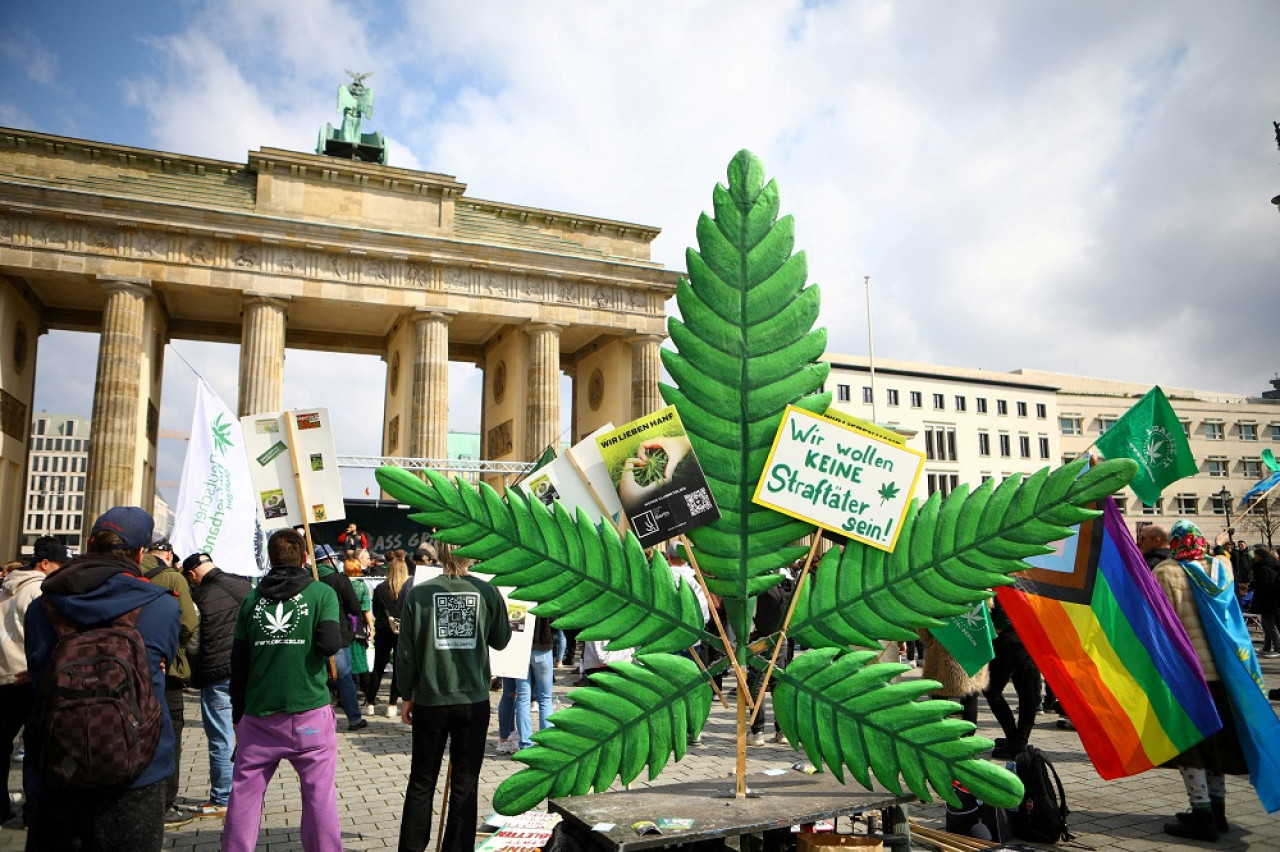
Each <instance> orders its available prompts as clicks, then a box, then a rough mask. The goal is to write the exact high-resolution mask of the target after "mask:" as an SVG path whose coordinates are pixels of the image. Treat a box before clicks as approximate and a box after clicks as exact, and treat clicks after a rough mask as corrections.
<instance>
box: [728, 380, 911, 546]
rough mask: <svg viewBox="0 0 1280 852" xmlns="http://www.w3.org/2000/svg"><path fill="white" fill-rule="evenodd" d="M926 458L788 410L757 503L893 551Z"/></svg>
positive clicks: (863, 433) (759, 486)
mask: <svg viewBox="0 0 1280 852" xmlns="http://www.w3.org/2000/svg"><path fill="white" fill-rule="evenodd" d="M923 467H924V454H923V453H921V452H919V451H917V450H912V449H908V448H907V447H903V446H899V445H897V444H895V443H893V442H890V441H886V440H884V439H882V438H880V437H877V436H876V435H874V434H873V433H871V432H869V431H867V430H862V429H858V428H856V427H854V426H851V425H848V424H845V423H841V422H838V421H836V420H832V419H830V418H827V417H822V416H820V415H817V414H813V413H812V412H809V411H805V410H804V409H801V408H797V407H795V406H794V405H792V406H787V411H786V414H785V415H784V416H783V418H782V427H781V428H780V429H779V430H778V434H777V435H776V436H775V437H774V440H773V448H772V449H771V450H770V451H769V458H768V459H767V460H766V461H765V466H764V473H763V474H762V475H761V476H760V482H759V483H758V484H757V485H756V493H755V496H754V497H753V498H752V500H753V501H754V502H756V503H758V504H760V505H761V506H768V507H769V508H771V509H774V510H776V511H779V512H782V513H783V514H784V515H790V516H791V517H793V518H800V519H801V520H805V521H809V522H810V523H814V524H817V525H818V526H820V527H822V528H823V529H828V530H831V531H832V532H836V533H839V534H840V535H842V536H845V537H847V538H851V539H854V540H856V541H860V542H863V543H864V544H869V545H871V546H872V547H875V548H878V549H880V550H887V551H892V550H893V548H894V546H895V545H896V544H897V541H898V534H899V533H900V532H901V531H902V520H903V518H904V517H905V515H906V513H907V508H908V506H909V505H910V501H911V493H912V491H914V490H915V487H916V481H917V480H918V479H919V478H920V471H921V470H922V469H923Z"/></svg>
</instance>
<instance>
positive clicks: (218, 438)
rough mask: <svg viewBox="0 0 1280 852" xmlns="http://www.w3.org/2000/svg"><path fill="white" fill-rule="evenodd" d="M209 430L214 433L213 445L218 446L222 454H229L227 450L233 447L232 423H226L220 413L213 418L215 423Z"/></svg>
mask: <svg viewBox="0 0 1280 852" xmlns="http://www.w3.org/2000/svg"><path fill="white" fill-rule="evenodd" d="M209 432H210V434H211V435H213V446H214V447H216V448H217V450H218V452H219V453H221V454H222V455H224V456H225V455H226V454H227V450H229V449H231V447H232V443H231V424H230V423H224V422H223V420H222V415H221V414H219V415H218V416H217V417H215V418H214V419H213V423H212V424H211V425H210V426H209Z"/></svg>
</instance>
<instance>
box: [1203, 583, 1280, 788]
mask: <svg viewBox="0 0 1280 852" xmlns="http://www.w3.org/2000/svg"><path fill="white" fill-rule="evenodd" d="M1182 568H1183V570H1185V571H1186V572H1187V576H1188V577H1189V578H1190V579H1191V589H1192V591H1193V592H1194V593H1195V596H1196V607H1197V609H1199V610H1200V621H1201V623H1202V624H1203V625H1204V632H1205V636H1207V637H1208V639H1209V650H1210V651H1212V652H1213V663H1214V665H1215V666H1217V667H1218V674H1219V676H1221V678H1222V685H1223V686H1225V687H1226V688H1227V694H1228V695H1229V696H1230V697H1231V715H1232V716H1234V717H1235V723H1236V734H1237V736H1238V737H1239V740H1240V750H1241V751H1242V752H1244V759H1245V762H1246V763H1248V764H1249V782H1250V783H1251V784H1253V789H1254V791H1255V792H1256V793H1257V794H1258V799H1259V800H1261V802H1262V806H1263V807H1264V808H1266V809H1267V813H1275V812H1276V811H1280V719H1277V718H1276V714H1275V711H1274V710H1273V709H1271V702H1270V701H1268V700H1267V695H1266V687H1265V686H1264V684H1263V681H1262V669H1261V668H1259V666H1258V657H1257V656H1256V655H1255V654H1254V652H1253V640H1252V639H1250V638H1249V628H1248V627H1247V626H1246V625H1245V623H1244V616H1243V615H1242V614H1241V612H1240V602H1239V601H1238V600H1237V599H1236V592H1235V584H1234V583H1232V582H1230V581H1225V578H1226V575H1225V572H1224V581H1225V582H1224V585H1222V586H1219V585H1218V584H1217V583H1216V582H1214V580H1212V579H1211V578H1210V577H1209V575H1207V574H1205V572H1204V569H1203V568H1201V567H1200V565H1199V563H1196V562H1183V563H1182Z"/></svg>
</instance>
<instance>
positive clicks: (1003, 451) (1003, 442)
mask: <svg viewBox="0 0 1280 852" xmlns="http://www.w3.org/2000/svg"><path fill="white" fill-rule="evenodd" d="M1000 455H1001V457H1003V458H1006V459H1007V458H1009V456H1010V455H1011V453H1010V452H1009V436H1008V435H1001V436H1000Z"/></svg>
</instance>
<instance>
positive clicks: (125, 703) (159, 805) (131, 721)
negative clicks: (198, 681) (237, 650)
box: [23, 506, 178, 852]
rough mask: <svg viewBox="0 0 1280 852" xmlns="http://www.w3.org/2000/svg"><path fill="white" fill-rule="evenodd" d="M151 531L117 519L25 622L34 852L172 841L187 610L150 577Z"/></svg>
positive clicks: (120, 510) (110, 517)
mask: <svg viewBox="0 0 1280 852" xmlns="http://www.w3.org/2000/svg"><path fill="white" fill-rule="evenodd" d="M153 530H154V522H153V521H152V519H151V516H150V515H149V514H147V513H146V512H145V511H143V510H142V509H139V508H137V507H136V506H117V507H115V508H113V509H109V510H108V511H107V512H105V513H104V514H103V515H102V516H101V517H100V518H98V519H97V521H95V522H94V524H93V527H92V530H91V532H90V534H89V542H88V546H87V548H86V550H87V552H86V553H85V554H84V555H82V556H77V557H76V558H74V559H72V560H71V561H70V562H68V563H66V564H65V565H63V566H62V567H61V568H59V569H58V570H56V571H54V572H53V573H52V574H50V575H49V576H48V577H47V578H46V579H45V580H44V582H43V583H42V584H41V590H42V596H41V598H40V601H39V604H38V605H34V604H33V605H32V606H31V607H30V608H29V609H28V610H27V619H26V651H27V667H28V669H29V671H30V672H31V680H32V687H33V689H34V691H35V705H34V707H33V709H32V712H31V717H30V720H29V721H28V723H27V727H26V750H27V754H26V759H25V761H24V762H23V771H24V777H25V781H26V785H27V794H28V796H29V797H30V798H31V804H33V805H34V808H33V809H32V810H33V812H32V813H31V814H30V815H29V822H28V835H27V848H28V849H129V850H131V852H150V850H158V849H160V847H161V844H162V843H163V841H164V796H165V779H166V778H168V776H169V774H170V773H171V772H172V771H173V726H172V724H171V723H170V721H169V713H168V708H167V707H166V706H165V703H164V694H165V671H166V669H167V668H168V667H169V666H170V665H172V663H173V661H174V660H175V659H176V658H177V652H178V600H177V598H175V597H174V595H173V593H172V592H171V591H169V590H168V589H165V588H163V587H161V586H157V585H155V584H153V583H149V582H147V581H146V580H144V579H143V577H142V572H141V569H140V567H139V563H140V562H141V560H142V553H143V549H144V548H145V547H146V546H147V545H148V544H150V543H151V540H152V538H151V537H152V532H153Z"/></svg>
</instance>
